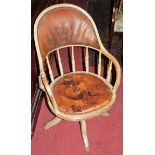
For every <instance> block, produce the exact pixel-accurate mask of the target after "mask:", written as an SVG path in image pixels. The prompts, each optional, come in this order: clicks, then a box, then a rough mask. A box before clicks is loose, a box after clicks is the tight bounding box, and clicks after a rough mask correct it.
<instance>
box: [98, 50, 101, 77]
mask: <svg viewBox="0 0 155 155" xmlns="http://www.w3.org/2000/svg"><path fill="white" fill-rule="evenodd" d="M98 75H99V76H100V75H101V51H100V52H99V58H98Z"/></svg>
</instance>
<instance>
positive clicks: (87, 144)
mask: <svg viewBox="0 0 155 155" xmlns="http://www.w3.org/2000/svg"><path fill="white" fill-rule="evenodd" d="M80 125H81V133H82V138H83V142H84V145H85V149H86V152H88V151H89V142H88V137H87V128H86V121H85V120H82V121H80Z"/></svg>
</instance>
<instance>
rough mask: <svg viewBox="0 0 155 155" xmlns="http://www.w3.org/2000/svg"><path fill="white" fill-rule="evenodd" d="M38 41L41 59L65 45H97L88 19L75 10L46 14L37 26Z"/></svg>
mask: <svg viewBox="0 0 155 155" xmlns="http://www.w3.org/2000/svg"><path fill="white" fill-rule="evenodd" d="M38 39H39V46H40V50H41V55H42V58H43V59H44V58H45V56H46V55H47V52H49V51H51V50H54V49H56V48H58V47H61V46H65V45H72V44H74V45H88V46H92V47H95V48H98V49H99V44H98V42H97V38H96V35H95V32H94V29H93V26H92V24H91V22H90V21H89V19H88V17H86V15H84V14H83V13H82V12H80V11H78V10H76V9H75V8H67V7H66V8H56V9H54V10H51V11H50V12H48V13H46V14H45V15H44V16H43V17H42V19H41V21H40V23H39V25H38Z"/></svg>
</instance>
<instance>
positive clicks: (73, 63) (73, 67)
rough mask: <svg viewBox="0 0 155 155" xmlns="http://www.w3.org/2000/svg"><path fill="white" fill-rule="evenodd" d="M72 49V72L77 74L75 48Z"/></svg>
mask: <svg viewBox="0 0 155 155" xmlns="http://www.w3.org/2000/svg"><path fill="white" fill-rule="evenodd" d="M71 48H72V70H73V72H75V58H74V46H71Z"/></svg>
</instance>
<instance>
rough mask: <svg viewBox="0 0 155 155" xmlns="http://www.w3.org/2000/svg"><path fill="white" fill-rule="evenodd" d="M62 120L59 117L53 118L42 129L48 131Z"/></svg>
mask: <svg viewBox="0 0 155 155" xmlns="http://www.w3.org/2000/svg"><path fill="white" fill-rule="evenodd" d="M61 121H62V119H61V118H59V117H55V118H54V119H52V120H50V121H48V122H47V123H46V124H45V125H44V129H49V128H50V127H52V126H54V125H56V124H58V123H59V122H61Z"/></svg>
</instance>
